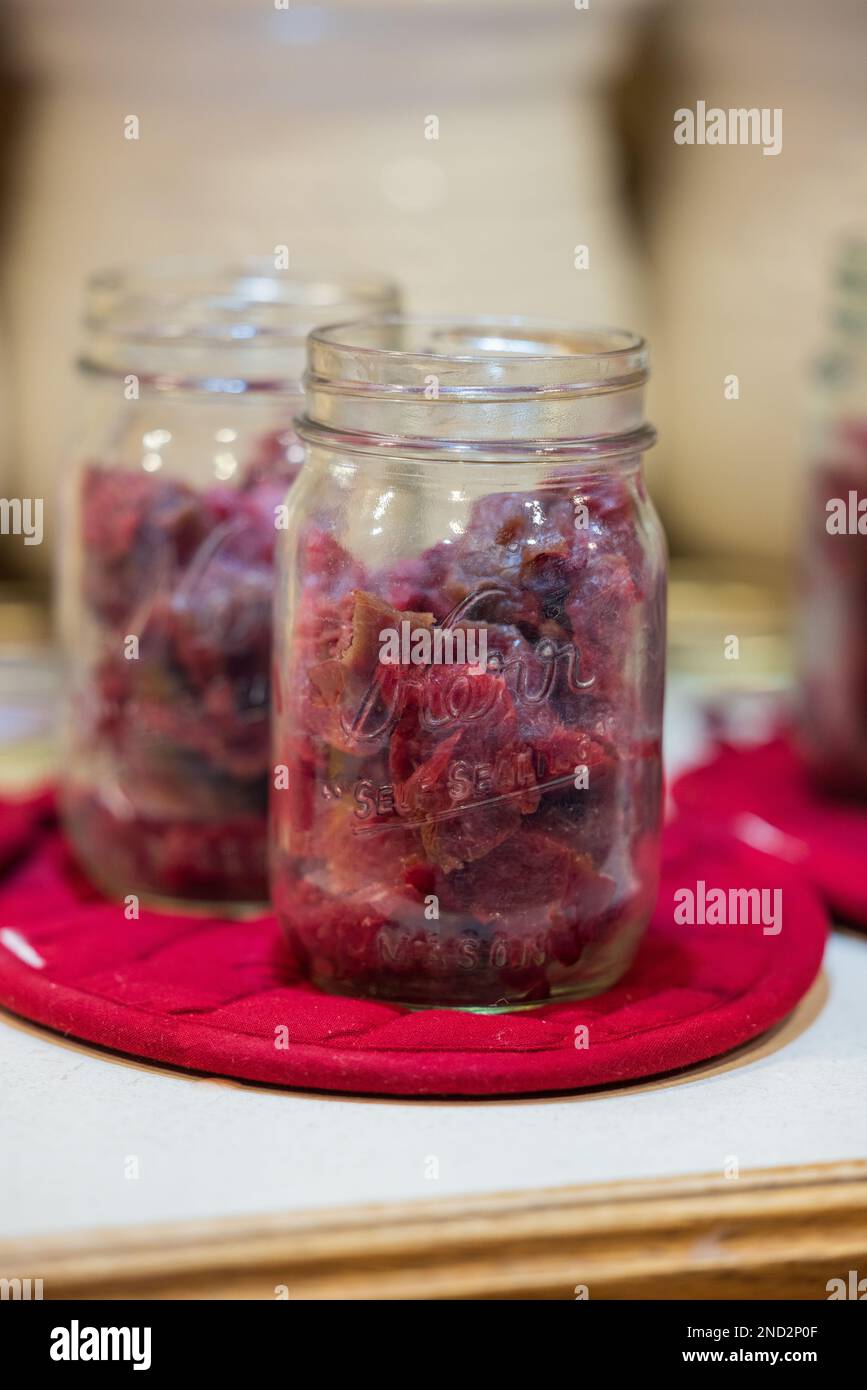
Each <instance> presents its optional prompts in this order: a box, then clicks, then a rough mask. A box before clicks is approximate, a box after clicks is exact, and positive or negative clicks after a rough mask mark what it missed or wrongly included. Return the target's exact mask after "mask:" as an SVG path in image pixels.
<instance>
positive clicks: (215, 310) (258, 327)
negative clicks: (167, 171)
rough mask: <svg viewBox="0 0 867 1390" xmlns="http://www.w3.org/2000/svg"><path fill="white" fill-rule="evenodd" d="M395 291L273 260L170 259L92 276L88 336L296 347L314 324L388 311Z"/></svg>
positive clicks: (389, 285) (382, 283)
mask: <svg viewBox="0 0 867 1390" xmlns="http://www.w3.org/2000/svg"><path fill="white" fill-rule="evenodd" d="M399 303H400V292H399V290H398V288H397V286H396V285H395V284H394V283H393V282H392V281H390V280H388V279H386V278H384V277H379V276H375V275H361V274H360V275H349V276H346V277H343V276H334V275H328V274H320V273H317V272H315V271H303V272H298V271H295V270H291V269H289V270H280V269H277V268H276V264H275V259H274V258H268V257H248V258H241V259H238V260H236V261H231V260H230V261H220V260H216V259H209V258H201V257H184V256H173V257H166V258H164V259H162V260H157V261H153V262H151V263H149V264H147V265H144V266H140V267H134V266H130V267H117V268H114V269H106V270H101V271H97V272H96V273H95V274H94V275H92V276H91V277H90V279H89V280H88V282H87V287H86V292H85V310H84V323H85V326H86V328H87V329H88V331H89V332H90V333H92V334H95V335H99V336H106V335H107V336H109V337H110V338H112V339H120V340H123V341H124V342H130V343H139V344H142V343H145V344H152V343H155V344H166V345H173V346H179V347H182V346H185V345H190V346H196V345H207V346H208V347H211V346H220V345H221V344H224V345H226V346H228V347H231V348H235V349H237V348H238V347H240V346H242V345H243V346H247V347H249V346H254V347H255V346H262V347H266V348H269V347H276V346H278V345H279V344H280V343H286V344H292V345H301V344H303V343H304V341H305V339H306V337H307V335H308V333H309V332H310V330H311V329H312V328H314V327H315V325H316V324H320V323H322V322H324V321H325V322H327V321H333V320H334V319H335V318H337V317H338V316H339V317H340V318H341V319H352V318H360V317H364V316H366V315H369V314H371V313H381V312H384V311H387V310H393V309H396V308H397V307H398V305H399Z"/></svg>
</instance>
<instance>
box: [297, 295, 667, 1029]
mask: <svg viewBox="0 0 867 1390" xmlns="http://www.w3.org/2000/svg"><path fill="white" fill-rule="evenodd" d="M647 372H648V358H647V350H646V347H645V344H644V343H643V342H642V340H641V339H640V338H637V337H635V336H634V335H632V334H629V333H623V332H619V331H607V330H605V331H601V330H593V329H587V330H585V329H573V328H570V327H564V326H559V325H556V324H550V323H541V324H536V323H532V322H524V321H522V320H520V319H503V320H497V319H478V320H471V321H461V320H457V321H449V320H439V319H408V318H400V317H397V316H383V317H380V318H378V319H372V320H370V321H368V322H366V323H360V324H354V325H349V326H338V327H330V328H325V329H321V330H318V331H316V332H314V333H313V334H312V335H311V337H310V340H309V345H308V369H307V374H306V379H305V380H306V405H305V411H304V415H303V417H302V418H301V419H300V420H299V422H298V425H297V428H298V433H299V434H300V436H301V437H302V439H303V440H304V444H305V458H306V462H305V465H304V469H303V472H302V473H301V476H300V478H299V480H298V482H297V483H296V485H295V487H294V488H293V490H292V492H291V494H290V496H289V502H288V516H287V526H286V529H285V531H283V532H281V533H280V535H279V546H278V582H277V601H276V607H275V664H274V673H273V684H274V709H275V718H274V769H273V790H272V805H271V824H272V865H271V881H272V893H273V897H274V903H275V908H276V911H277V914H278V917H279V920H280V922H281V924H282V927H283V929H284V931H285V934H286V937H287V938H288V942H289V946H290V948H291V952H292V954H293V956H294V958H295V961H296V963H297V966H298V968H299V969H300V970H301V971H302V972H304V973H305V974H306V975H307V976H308V977H309V978H310V979H311V980H312V981H313V982H314V983H315V984H316V985H318V986H320V987H321V988H323V989H325V990H329V991H333V992H337V993H344V994H353V995H366V996H369V997H372V998H377V999H385V1000H391V1001H396V1002H399V1003H402V1004H406V1005H410V1006H414V1005H415V1006H418V1005H422V1006H424V1005H427V1006H444V1007H464V1008H471V1009H482V1010H487V1009H490V1010H496V1009H503V1008H513V1007H515V1006H520V1005H525V1004H527V1005H529V1004H536V1003H540V1002H542V1001H545V1000H550V999H556V998H565V997H577V996H581V995H588V994H594V993H596V992H597V991H600V990H603V989H605V988H606V987H607V986H609V985H611V984H612V983H613V982H614V981H615V980H617V979H618V977H619V976H620V975H621V974H622V973H623V971H624V970H625V969H626V967H627V965H628V964H629V962H630V960H631V959H632V956H633V953H634V951H635V949H636V945H637V943H638V941H639V938H640V936H641V934H642V932H643V931H644V928H645V926H646V924H647V921H648V918H649V916H650V913H651V910H652V908H653V905H654V899H655V896H656V891H657V875H658V859H659V834H660V788H661V773H660V767H661V764H660V734H661V718H662V706H663V683H664V668H665V543H664V538H663V533H662V530H661V527H660V524H659V521H658V519H657V515H656V512H655V511H654V508H653V504H652V502H651V500H650V498H649V496H648V494H647V490H646V487H645V482H644V477H643V474H642V454H643V451H644V450H645V449H646V448H647V447H648V446H649V445H650V444H651V443H652V442H653V440H654V432H653V430H652V429H651V427H650V426H649V425H648V424H647V423H646V422H645V420H644V414H643V394H644V385H645V381H646V379H647Z"/></svg>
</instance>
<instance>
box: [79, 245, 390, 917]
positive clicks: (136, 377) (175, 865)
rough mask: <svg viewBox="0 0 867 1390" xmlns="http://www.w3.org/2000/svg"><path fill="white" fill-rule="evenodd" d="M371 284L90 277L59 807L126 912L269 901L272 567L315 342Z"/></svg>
mask: <svg viewBox="0 0 867 1390" xmlns="http://www.w3.org/2000/svg"><path fill="white" fill-rule="evenodd" d="M390 307H397V294H396V292H395V290H394V289H393V287H392V286H391V285H390V284H388V283H387V282H383V281H379V280H366V279H362V280H358V281H350V282H347V281H339V282H336V281H331V280H328V279H325V278H322V277H317V276H310V277H306V278H305V277H299V276H297V275H295V274H294V273H293V274H289V273H284V272H280V271H275V269H274V264H273V262H267V261H252V262H250V261H247V262H243V263H240V264H237V265H212V264H208V263H202V262H199V261H178V260H170V261H166V262H162V263H159V264H156V265H154V266H150V267H145V268H142V269H140V270H134V271H130V272H125V271H122V272H108V273H105V274H101V275H98V276H96V277H95V278H94V279H93V280H92V281H91V283H90V285H89V287H88V293H87V300H86V330H87V331H86V339H85V346H84V353H83V355H82V359H81V362H80V370H81V378H82V388H81V406H82V410H81V415H82V429H81V432H80V438H79V444H78V449H77V452H76V456H75V459H74V463H73V467H72V468H71V469H70V472H69V476H68V479H67V491H66V497H65V508H64V534H63V537H62V547H61V549H62V564H61V574H60V595H59V598H60V608H61V620H62V622H61V625H62V630H63V636H64V645H65V650H66V657H67V673H66V697H67V698H66V711H65V716H66V717H65V724H66V737H65V756H64V767H63V778H62V787H61V806H62V811H63V818H64V824H65V828H66V832H67V835H68V836H69V838H70V840H71V842H72V844H73V846H74V848H75V850H76V852H77V854H78V857H79V859H80V861H81V863H82V864H83V866H84V867H85V869H86V870H87V872H88V873H89V875H90V877H91V878H93V879H94V880H95V881H96V883H97V884H98V885H99V886H100V887H102V888H103V889H104V890H105V891H106V892H108V893H109V894H110V895H111V896H113V897H126V896H127V895H129V894H135V895H137V896H140V897H143V898H145V899H148V900H151V901H154V900H157V901H159V900H163V901H165V900H170V901H175V900H179V901H182V902H185V903H186V902H190V901H197V902H199V903H202V904H208V905H209V906H214V907H216V908H217V909H219V910H223V911H224V910H226V908H227V906H229V905H231V904H235V905H242V906H248V905H254V904H259V905H261V904H262V903H263V902H264V901H266V900H267V897H268V881H267V855H266V846H267V829H266V812H267V801H268V780H269V776H268V774H269V766H270V732H269V718H270V691H269V676H270V665H271V611H272V596H273V568H272V565H273V555H274V543H275V537H276V534H277V527H278V524H279V521H280V519H281V515H280V510H279V509H280V508H281V507H282V506H283V504H284V502H285V496H286V491H287V488H288V487H289V485H290V483H292V481H293V479H294V477H295V476H296V474H297V473H298V470H299V468H300V466H301V458H302V456H303V450H302V449H301V446H300V444H299V441H298V439H297V438H296V436H295V434H294V432H293V428H292V418H293V416H294V415H295V414H296V413H297V410H298V408H299V404H300V394H301V386H300V378H301V374H302V370H303V365H304V341H305V338H306V334H307V332H308V331H309V329H310V328H311V327H312V326H313V325H314V324H315V323H319V322H321V321H322V320H323V318H325V319H328V318H334V317H335V316H337V315H341V314H346V313H355V314H361V313H370V312H374V311H380V310H383V309H386V308H390Z"/></svg>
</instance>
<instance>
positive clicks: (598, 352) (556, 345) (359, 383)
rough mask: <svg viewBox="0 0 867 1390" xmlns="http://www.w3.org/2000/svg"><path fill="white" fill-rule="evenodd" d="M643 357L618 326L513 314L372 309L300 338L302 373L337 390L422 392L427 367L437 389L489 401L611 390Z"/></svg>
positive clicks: (642, 373) (639, 377) (638, 344)
mask: <svg viewBox="0 0 867 1390" xmlns="http://www.w3.org/2000/svg"><path fill="white" fill-rule="evenodd" d="M648 360H649V359H648V350H647V344H646V343H645V341H644V339H643V338H642V337H641V336H640V335H639V334H637V333H632V332H629V331H628V330H626V329H620V328H607V327H593V326H586V327H585V326H575V325H572V324H569V323H562V322H559V321H557V320H552V319H541V320H535V319H529V318H524V317H520V316H514V317H508V318H503V317H497V316H494V315H484V316H479V317H473V318H461V319H456V318H449V317H432V316H409V315H401V314H393V313H388V314H379V315H377V316H376V317H372V318H368V319H363V320H361V321H359V322H347V321H344V322H341V323H333V324H327V325H325V326H323V327H320V328H317V329H314V330H313V332H312V333H311V335H310V339H309V343H308V376H313V377H315V378H317V379H318V380H320V381H327V382H330V383H331V385H332V386H333V387H334V388H335V389H346V390H361V389H364V388H365V387H368V388H371V389H373V390H380V391H381V390H387V389H388V388H392V389H393V390H395V391H401V392H402V391H406V390H411V389H412V388H413V387H415V388H417V389H421V390H424V389H425V383H424V381H423V377H424V376H425V375H426V374H431V373H432V374H434V375H437V374H439V377H440V380H439V386H440V390H441V391H442V390H445V391H446V392H449V391H450V392H452V393H463V392H466V391H475V392H481V391H490V392H491V396H492V398H496V396H498V395H502V394H504V393H506V392H508V393H510V394H513V393H514V392H515V391H516V390H522V389H523V390H524V391H526V392H528V393H535V392H550V391H558V392H574V391H583V392H588V391H593V390H606V391H616V390H618V389H620V388H622V387H624V386H633V385H635V384H637V383H638V382H643V381H645V380H646V378H647V374H648ZM428 391H429V387H428ZM428 399H430V394H428Z"/></svg>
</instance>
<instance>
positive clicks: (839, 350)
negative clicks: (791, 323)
mask: <svg viewBox="0 0 867 1390" xmlns="http://www.w3.org/2000/svg"><path fill="white" fill-rule="evenodd" d="M834 297H835V304H834V315H833V336H832V340H831V342H830V344H829V347H828V350H827V351H826V352H825V353H824V355H823V356H822V357H821V358H820V360H819V361H818V363H817V367H816V372H815V380H814V387H813V392H812V401H811V428H810V460H811V467H810V476H809V482H808V490H807V496H806V509H805V526H804V545H803V549H802V556H801V565H800V580H801V583H800V594H799V598H800V601H799V604H798V626H799V643H798V646H799V657H800V672H801V680H800V700H799V705H800V719H799V725H800V746H801V748H802V751H803V753H804V756H805V758H806V761H807V764H808V766H809V768H810V769H811V771H812V774H813V776H814V777H815V779H816V780H817V782H818V783H819V784H820V785H822V786H824V787H826V788H827V789H829V790H831V791H836V792H840V793H843V794H850V795H856V796H861V797H864V796H867V242H865V241H851V242H847V243H846V244H845V245H844V246H843V247H842V248H841V252H840V255H839V258H838V263H837V267H836V275H835V296H834Z"/></svg>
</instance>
